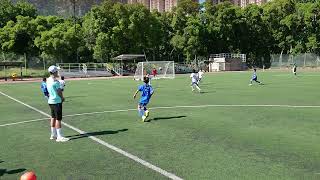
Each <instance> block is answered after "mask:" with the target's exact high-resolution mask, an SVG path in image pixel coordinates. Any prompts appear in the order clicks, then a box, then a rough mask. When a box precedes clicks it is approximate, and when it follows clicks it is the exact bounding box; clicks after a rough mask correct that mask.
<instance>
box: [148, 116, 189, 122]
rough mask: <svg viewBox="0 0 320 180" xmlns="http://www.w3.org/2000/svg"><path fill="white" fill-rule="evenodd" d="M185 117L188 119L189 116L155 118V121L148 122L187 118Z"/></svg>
mask: <svg viewBox="0 0 320 180" xmlns="http://www.w3.org/2000/svg"><path fill="white" fill-rule="evenodd" d="M185 117H187V116H170V117H156V118H153V119H149V120H148V121H147V122H151V121H159V120H170V119H180V118H185Z"/></svg>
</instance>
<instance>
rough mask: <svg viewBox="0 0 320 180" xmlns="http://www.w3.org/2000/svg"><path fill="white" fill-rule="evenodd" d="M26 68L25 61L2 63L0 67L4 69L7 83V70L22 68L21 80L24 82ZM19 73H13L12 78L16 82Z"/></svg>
mask: <svg viewBox="0 0 320 180" xmlns="http://www.w3.org/2000/svg"><path fill="white" fill-rule="evenodd" d="M23 66H24V62H23V61H2V62H0V67H3V72H4V79H5V81H7V79H8V77H7V69H8V68H9V67H20V78H21V80H22V67H23ZM17 76H18V75H17V73H15V72H14V73H12V75H11V77H12V79H13V80H15V78H17Z"/></svg>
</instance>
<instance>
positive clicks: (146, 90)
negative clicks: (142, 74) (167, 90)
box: [138, 84, 153, 104]
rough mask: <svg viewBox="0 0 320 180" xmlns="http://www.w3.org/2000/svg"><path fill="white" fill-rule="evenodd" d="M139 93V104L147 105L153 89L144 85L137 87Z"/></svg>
mask: <svg viewBox="0 0 320 180" xmlns="http://www.w3.org/2000/svg"><path fill="white" fill-rule="evenodd" d="M138 90H139V91H140V92H141V98H140V101H139V102H140V103H143V104H147V103H149V101H150V98H151V96H152V94H153V88H152V86H150V85H148V84H144V85H141V86H139V89H138Z"/></svg>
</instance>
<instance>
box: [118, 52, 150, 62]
mask: <svg viewBox="0 0 320 180" xmlns="http://www.w3.org/2000/svg"><path fill="white" fill-rule="evenodd" d="M113 59H114V60H116V61H132V60H137V59H143V60H145V59H146V56H145V55H144V54H121V55H119V56H117V57H114V58H113Z"/></svg>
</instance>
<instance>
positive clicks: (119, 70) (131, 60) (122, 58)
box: [112, 54, 146, 76]
mask: <svg viewBox="0 0 320 180" xmlns="http://www.w3.org/2000/svg"><path fill="white" fill-rule="evenodd" d="M112 59H113V62H114V64H117V65H115V66H114V67H113V71H114V72H116V74H118V75H121V76H122V75H132V74H134V73H135V69H136V63H137V62H141V61H146V56H145V55H144V54H121V55H119V56H117V57H114V58H112Z"/></svg>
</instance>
